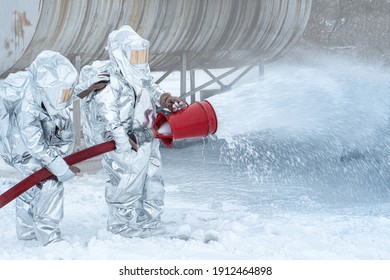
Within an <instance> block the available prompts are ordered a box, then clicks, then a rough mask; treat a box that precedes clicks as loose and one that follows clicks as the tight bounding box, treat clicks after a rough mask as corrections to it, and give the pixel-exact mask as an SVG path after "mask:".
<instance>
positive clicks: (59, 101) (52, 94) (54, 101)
mask: <svg viewBox="0 0 390 280" xmlns="http://www.w3.org/2000/svg"><path fill="white" fill-rule="evenodd" d="M72 92H73V89H72V88H71V87H68V88H62V87H49V88H46V97H47V100H48V101H49V103H50V105H51V106H52V107H53V108H55V109H57V110H62V109H64V108H66V107H68V106H69V105H70V103H71V102H72Z"/></svg>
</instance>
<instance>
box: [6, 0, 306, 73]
mask: <svg viewBox="0 0 390 280" xmlns="http://www.w3.org/2000/svg"><path fill="white" fill-rule="evenodd" d="M0 3H1V7H2V8H1V11H0V28H1V32H0V43H1V44H2V46H3V47H2V48H0V58H1V61H0V63H1V64H0V75H1V74H3V76H4V75H5V74H7V73H9V72H15V71H17V70H21V69H23V68H25V67H26V66H27V65H29V64H30V63H31V61H32V60H33V59H34V58H35V57H36V56H37V55H38V53H39V52H41V51H42V50H45V49H50V50H54V51H59V52H60V53H62V54H63V55H65V56H66V57H68V58H69V59H71V60H73V59H74V58H75V56H76V55H79V57H80V59H81V64H82V65H85V64H87V63H90V62H91V61H92V60H96V59H106V58H107V54H106V52H105V50H104V47H105V45H106V39H107V37H108V34H109V33H110V32H111V31H112V30H114V29H117V28H118V27H120V26H121V25H124V24H128V25H130V26H132V27H133V28H134V29H135V30H136V31H137V32H138V33H139V34H140V35H141V36H142V37H144V38H146V39H148V40H149V41H150V42H151V49H150V64H151V68H152V70H155V71H165V70H176V69H179V67H180V63H179V56H180V54H182V53H183V52H186V53H187V54H188V63H189V65H188V67H189V68H190V69H196V68H203V67H204V68H224V67H231V66H239V65H245V64H248V63H250V62H253V60H256V59H259V56H262V59H264V60H265V61H266V62H267V61H272V60H274V59H277V58H278V57H280V56H282V55H283V54H285V53H286V52H287V51H288V50H289V49H290V48H291V47H292V46H293V45H294V43H295V42H296V41H297V40H299V38H300V37H301V35H302V33H303V31H304V29H305V26H306V24H307V21H308V18H309V14H310V9H311V0H185V1H184V0H105V1H100V0H91V1H78V0H29V1H23V0H13V1H9V0H0Z"/></svg>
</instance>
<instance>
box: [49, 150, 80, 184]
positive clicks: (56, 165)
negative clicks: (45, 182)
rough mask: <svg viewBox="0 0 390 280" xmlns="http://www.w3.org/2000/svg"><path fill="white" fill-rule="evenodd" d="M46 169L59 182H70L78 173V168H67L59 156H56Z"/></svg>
mask: <svg viewBox="0 0 390 280" xmlns="http://www.w3.org/2000/svg"><path fill="white" fill-rule="evenodd" d="M46 168H47V169H48V170H49V171H50V172H51V173H53V174H54V175H55V176H56V177H57V179H58V181H59V182H65V181H67V180H70V179H72V178H73V177H74V176H75V175H76V173H79V172H80V169H79V168H77V167H75V166H69V165H68V164H67V163H66V162H65V160H64V159H63V158H62V157H60V156H57V157H56V158H55V159H54V160H53V161H52V162H51V163H50V164H49V165H47V166H46Z"/></svg>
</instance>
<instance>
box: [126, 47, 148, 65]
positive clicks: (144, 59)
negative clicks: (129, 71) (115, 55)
mask: <svg viewBox="0 0 390 280" xmlns="http://www.w3.org/2000/svg"><path fill="white" fill-rule="evenodd" d="M148 56H149V49H147V48H145V49H140V50H130V61H129V62H130V64H131V65H133V66H134V67H135V68H137V69H139V70H142V69H145V67H146V66H147V64H148Z"/></svg>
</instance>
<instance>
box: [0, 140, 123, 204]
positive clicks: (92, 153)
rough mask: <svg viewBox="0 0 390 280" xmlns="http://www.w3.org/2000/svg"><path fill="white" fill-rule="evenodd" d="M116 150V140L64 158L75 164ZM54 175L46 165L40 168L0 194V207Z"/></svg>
mask: <svg viewBox="0 0 390 280" xmlns="http://www.w3.org/2000/svg"><path fill="white" fill-rule="evenodd" d="M113 150H115V142H114V140H112V141H109V142H105V143H102V144H99V145H96V146H92V147H89V148H87V149H85V150H82V151H79V152H76V153H74V154H71V155H69V156H67V157H65V158H64V160H65V161H66V163H67V164H69V165H74V164H76V163H79V162H81V161H84V160H87V159H89V158H92V157H96V156H98V155H101V154H104V153H107V152H111V151H113ZM51 176H53V174H52V173H51V172H50V171H49V170H47V169H46V168H45V167H43V168H41V169H39V170H38V171H36V172H35V173H33V174H31V175H30V176H28V177H27V178H25V179H23V180H22V181H20V182H19V183H18V184H16V185H15V186H13V187H11V188H10V189H8V190H7V191H6V192H4V193H3V194H1V195H0V208H3V207H4V206H5V205H7V204H8V203H10V202H11V201H12V200H14V199H15V198H17V197H18V196H19V195H21V194H22V193H24V192H25V191H27V190H29V189H31V188H32V187H33V186H35V185H36V184H38V183H39V182H42V181H43V180H46V179H48V178H50V177H51Z"/></svg>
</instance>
